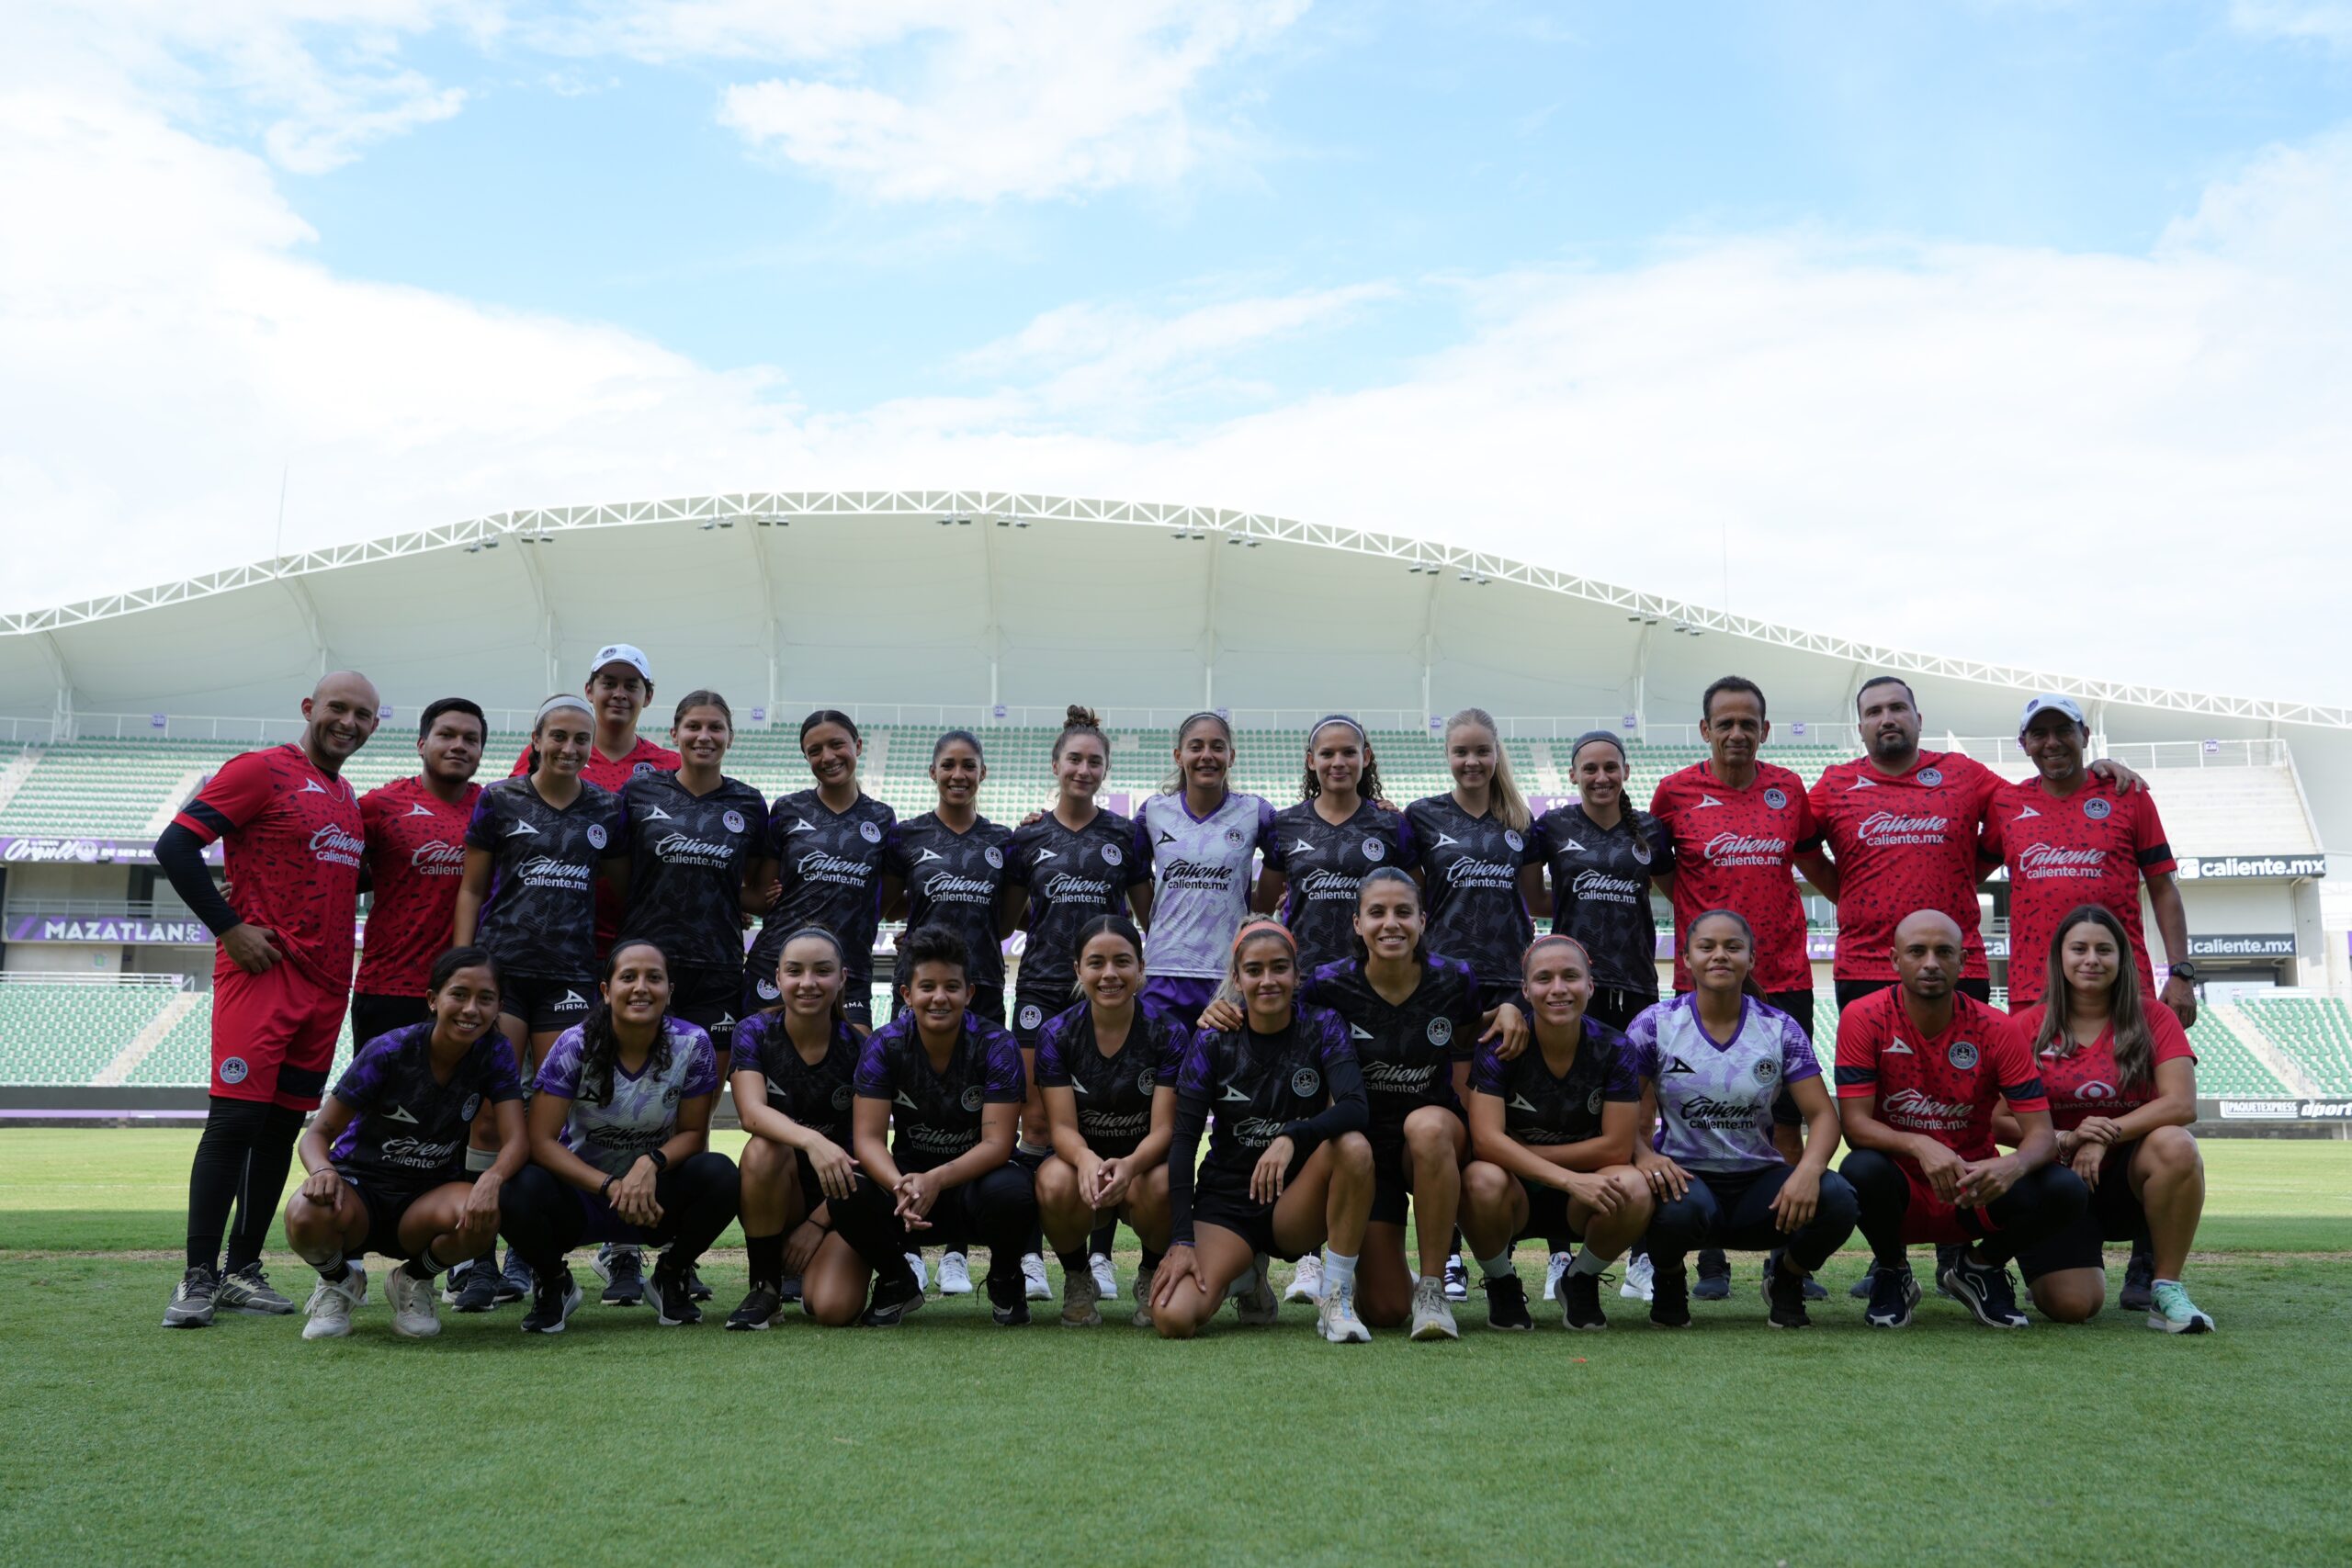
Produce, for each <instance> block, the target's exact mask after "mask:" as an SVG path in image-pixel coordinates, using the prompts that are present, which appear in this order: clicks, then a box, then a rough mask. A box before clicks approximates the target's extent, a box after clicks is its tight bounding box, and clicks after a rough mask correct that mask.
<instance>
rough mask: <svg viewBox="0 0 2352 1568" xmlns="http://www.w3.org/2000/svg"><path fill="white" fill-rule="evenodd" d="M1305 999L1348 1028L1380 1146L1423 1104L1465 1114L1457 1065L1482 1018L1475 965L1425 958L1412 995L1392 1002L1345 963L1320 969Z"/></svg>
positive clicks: (1359, 967) (1351, 962) (1400, 1132)
mask: <svg viewBox="0 0 2352 1568" xmlns="http://www.w3.org/2000/svg"><path fill="white" fill-rule="evenodd" d="M1299 995H1300V997H1301V998H1304V999H1305V1000H1306V1001H1308V1002H1311V1003H1313V1004H1314V1005H1315V1006H1317V1007H1325V1008H1329V1009H1330V1010H1332V1011H1333V1012H1336V1013H1338V1014H1339V1015H1340V1018H1342V1019H1343V1020H1345V1021H1346V1022H1347V1026H1348V1040H1349V1043H1351V1045H1352V1047H1353V1048H1354V1050H1355V1054H1356V1061H1357V1063H1358V1064H1359V1066H1360V1068H1361V1070H1362V1072H1363V1088H1364V1094H1365V1095H1366V1096H1367V1098H1368V1099H1369V1100H1370V1101H1371V1104H1372V1132H1371V1136H1372V1138H1373V1139H1374V1141H1375V1142H1377V1143H1384V1144H1394V1143H1396V1142H1397V1141H1398V1140H1400V1139H1402V1138H1403V1137H1404V1135H1405V1118H1406V1117H1408V1116H1410V1115H1411V1114H1412V1113H1413V1112H1414V1111H1419V1109H1420V1108H1421V1107H1422V1106H1424V1105H1436V1106H1442V1107H1443V1108H1444V1109H1446V1110H1448V1111H1454V1112H1456V1113H1457V1114H1458V1113H1459V1112H1460V1111H1461V1110H1462V1101H1461V1100H1459V1099H1458V1098H1457V1097H1456V1096H1455V1095H1454V1092H1453V1064H1454V1063H1456V1062H1466V1061H1468V1060H1469V1059H1470V1053H1471V1051H1472V1049H1473V1047H1474V1046H1475V1045H1476V1043H1477V1039H1478V1019H1479V1016H1480V1011H1481V1010H1480V1009H1479V1006H1478V979H1477V976H1475V975H1473V974H1471V973H1470V965H1468V964H1464V963H1462V962H1461V961H1460V960H1458V959H1453V958H1439V957H1436V956H1435V955H1431V956H1430V957H1427V958H1424V959H1423V960H1421V972H1420V976H1419V980H1418V981H1417V982H1416V983H1415V985H1414V987H1413V994H1412V995H1411V996H1409V997H1407V998H1405V999H1404V1000H1403V1001H1401V1002H1394V1003H1392V1002H1390V1001H1389V1000H1388V998H1385V997H1384V996H1382V995H1381V994H1380V993H1379V992H1378V991H1376V990H1374V988H1373V985H1372V982H1371V980H1369V979H1368V978H1366V977H1365V976H1364V972H1363V964H1362V963H1361V962H1359V961H1358V960H1356V959H1353V958H1348V959H1342V960H1341V961H1340V962H1339V963H1337V964H1325V965H1324V966H1323V967H1322V968H1320V969H1317V971H1316V972H1315V974H1314V976H1313V977H1312V978H1310V979H1309V980H1308V981H1307V982H1306V986H1305V987H1302V988H1301V990H1300V992H1299Z"/></svg>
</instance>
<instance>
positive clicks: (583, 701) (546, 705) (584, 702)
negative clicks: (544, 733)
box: [531, 694, 596, 729]
mask: <svg viewBox="0 0 2352 1568" xmlns="http://www.w3.org/2000/svg"><path fill="white" fill-rule="evenodd" d="M562 708H578V709H579V710H580V711H581V712H582V713H584V714H586V715H587V716H589V717H590V718H594V717H595V716H596V710H595V709H594V708H592V707H590V706H589V705H588V699H587V698H585V697H575V696H571V695H569V694H567V695H564V696H560V697H549V698H548V700H547V701H546V702H543V703H541V704H540V705H539V711H538V714H537V716H536V717H534V718H533V719H532V720H531V728H533V729H537V728H538V727H539V725H540V722H541V721H542V720H544V719H545V718H546V717H547V716H548V715H549V714H551V713H554V712H556V711H558V710H559V709H562Z"/></svg>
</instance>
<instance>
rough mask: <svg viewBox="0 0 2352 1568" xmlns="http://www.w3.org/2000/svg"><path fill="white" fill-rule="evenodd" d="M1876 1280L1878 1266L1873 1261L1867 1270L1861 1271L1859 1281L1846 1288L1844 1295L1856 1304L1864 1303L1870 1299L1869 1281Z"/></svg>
mask: <svg viewBox="0 0 2352 1568" xmlns="http://www.w3.org/2000/svg"><path fill="white" fill-rule="evenodd" d="M1877 1278H1878V1264H1877V1262H1876V1261H1875V1260H1873V1261H1872V1262H1871V1266H1870V1267H1869V1268H1867V1269H1863V1270H1862V1277H1861V1278H1860V1279H1859V1280H1855V1281H1854V1282H1853V1283H1852V1284H1850V1285H1849V1286H1847V1287H1846V1293H1847V1294H1848V1295H1849V1296H1851V1297H1853V1298H1854V1299H1855V1300H1856V1301H1858V1302H1866V1301H1868V1300H1870V1299H1871V1280H1875V1279H1877Z"/></svg>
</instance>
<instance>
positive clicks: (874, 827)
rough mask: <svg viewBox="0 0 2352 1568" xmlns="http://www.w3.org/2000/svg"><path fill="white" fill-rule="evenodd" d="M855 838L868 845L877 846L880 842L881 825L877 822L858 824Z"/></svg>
mask: <svg viewBox="0 0 2352 1568" xmlns="http://www.w3.org/2000/svg"><path fill="white" fill-rule="evenodd" d="M857 836H858V837H859V838H861V839H864V840H865V841H866V842H867V843H869V844H878V843H880V842H881V841H882V825H881V824H880V823H879V822H860V823H859V824H858V825H857Z"/></svg>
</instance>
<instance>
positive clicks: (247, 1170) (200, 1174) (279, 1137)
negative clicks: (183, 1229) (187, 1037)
mask: <svg viewBox="0 0 2352 1568" xmlns="http://www.w3.org/2000/svg"><path fill="white" fill-rule="evenodd" d="M303 1120H304V1116H303V1112H301V1111H289V1110H288V1109H287V1108H286V1107H285V1106H282V1105H264V1104H262V1103H261V1102H260V1101H258V1100H222V1099H221V1098H220V1097H219V1096H218V1095H215V1096H214V1097H213V1098H212V1100H211V1102H210V1107H209V1110H208V1111H207V1112H206V1114H205V1118H204V1135H203V1136H202V1137H200V1138H198V1140H197V1143H196V1157H195V1159H194V1160H192V1161H190V1162H189V1166H188V1173H187V1266H188V1267H189V1268H191V1269H196V1268H204V1269H217V1268H219V1267H220V1236H221V1233H222V1232H224V1231H225V1232H227V1233H228V1236H229V1263H228V1267H229V1268H230V1269H232V1271H233V1270H235V1269H242V1268H243V1267H244V1266H245V1265H246V1264H248V1263H252V1262H254V1261H255V1260H256V1259H258V1258H260V1257H261V1249H262V1244H263V1243H265V1242H266V1241H267V1240H268V1239H269V1226H270V1222H272V1221H273V1220H275V1219H277V1206H278V1203H279V1201H280V1200H282V1199H283V1198H284V1197H285V1196H286V1173H287V1171H288V1170H289V1169H290V1168H292V1166H293V1163H294V1145H295V1141H296V1140H297V1139H299V1138H300V1137H301V1135H302V1122H303ZM232 1208H233V1209H234V1210H235V1211H236V1224H235V1225H234V1226H232V1225H231V1224H230V1223H229V1214H230V1211H231V1209H232Z"/></svg>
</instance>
